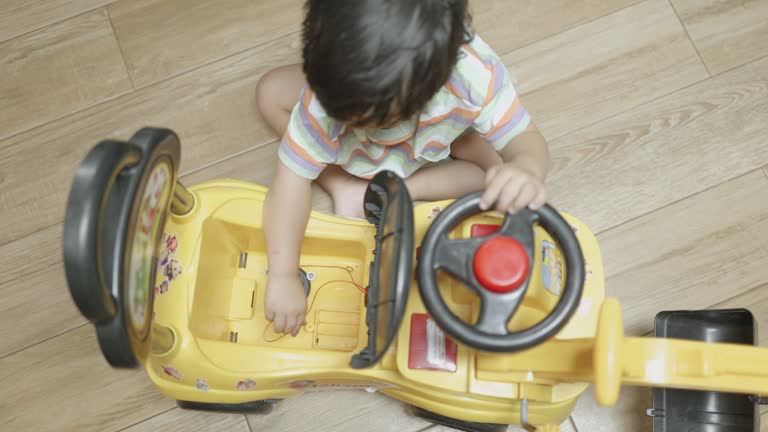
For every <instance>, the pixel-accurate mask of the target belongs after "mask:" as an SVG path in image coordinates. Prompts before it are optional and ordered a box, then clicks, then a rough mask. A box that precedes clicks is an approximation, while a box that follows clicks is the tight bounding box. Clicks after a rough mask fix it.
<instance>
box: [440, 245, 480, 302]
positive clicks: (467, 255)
mask: <svg viewBox="0 0 768 432" xmlns="http://www.w3.org/2000/svg"><path fill="white" fill-rule="evenodd" d="M481 243H482V239H476V238H473V239H455V240H454V239H447V238H446V239H443V240H442V241H441V242H440V243H439V244H438V246H437V250H436V251H435V261H434V263H435V265H434V268H435V269H439V270H443V271H445V272H447V273H448V274H450V275H451V276H453V277H455V278H456V279H458V280H459V281H460V282H462V283H463V284H465V285H467V286H469V287H470V288H472V289H474V290H477V289H478V286H477V281H476V279H475V278H474V276H473V275H472V256H473V255H474V252H475V251H476V250H477V248H478V247H479V246H480V244H481Z"/></svg>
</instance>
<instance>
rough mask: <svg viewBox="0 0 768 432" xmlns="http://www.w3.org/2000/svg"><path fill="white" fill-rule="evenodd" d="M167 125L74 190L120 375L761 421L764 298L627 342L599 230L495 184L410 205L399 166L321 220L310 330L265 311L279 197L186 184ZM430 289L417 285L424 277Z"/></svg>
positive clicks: (72, 274)
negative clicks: (501, 191) (271, 200)
mask: <svg viewBox="0 0 768 432" xmlns="http://www.w3.org/2000/svg"><path fill="white" fill-rule="evenodd" d="M180 151H181V145H180V143H179V139H178V137H177V136H176V134H175V133H174V132H172V131H170V130H168V129H158V128H144V129H142V130H140V131H138V132H137V133H136V134H135V135H134V136H133V137H131V138H130V140H128V141H117V140H105V141H102V142H101V143H99V144H98V145H96V146H95V147H94V148H93V149H92V150H91V151H90V152H89V153H88V154H87V155H86V156H85V158H84V160H83V161H82V163H81V164H80V167H79V168H78V170H77V172H76V175H75V177H74V180H73V183H72V187H71V190H70V195H69V199H68V201H67V208H66V216H65V222H64V234H63V253H64V265H65V270H66V277H67V283H68V287H69V290H70V293H71V295H72V298H73V299H74V301H75V303H76V304H77V307H78V308H79V310H80V312H81V313H82V314H83V316H85V317H86V318H87V319H88V320H89V321H90V322H91V323H92V324H93V325H94V328H95V330H96V336H97V338H98V341H99V346H100V348H101V351H102V353H103V355H104V357H105V358H106V360H107V361H108V362H109V364H110V365H112V366H113V367H116V368H136V367H140V366H143V367H144V368H145V369H146V372H147V374H148V375H149V377H150V379H151V380H152V382H153V384H154V385H155V387H156V388H157V389H158V390H159V391H160V392H161V393H162V394H164V395H166V396H167V397H169V398H173V399H175V400H176V401H177V402H178V404H179V405H180V406H181V407H183V408H187V409H196V410H209V411H222V412H238V413H243V412H247V413H261V414H265V413H268V412H269V409H270V408H271V407H272V406H273V405H274V404H275V403H277V402H278V401H279V400H281V399H285V398H288V397H292V396H295V395H298V394H301V393H303V392H306V391H316V390H332V389H340V388H341V389H366V390H369V391H379V392H381V393H384V394H386V395H388V396H390V397H393V398H396V399H398V400H400V401H402V402H403V403H405V404H407V405H409V406H410V407H411V412H412V413H413V414H414V415H417V416H419V417H422V418H424V419H427V420H429V421H432V422H435V423H442V424H446V425H450V426H452V427H455V428H458V429H461V430H465V431H473V432H480V431H491V430H493V431H496V430H505V429H506V426H507V425H508V424H516V425H523V426H524V427H525V428H527V429H528V430H535V429H534V427H533V426H531V425H542V426H546V429H544V428H542V429H539V430H549V431H553V430H557V428H556V426H553V425H556V424H560V423H562V422H563V421H565V420H566V419H567V418H568V416H569V415H570V414H571V412H572V410H573V408H574V406H575V404H576V402H577V401H578V399H579V397H580V396H581V395H582V394H583V393H584V392H585V391H586V390H587V389H588V388H589V386H590V385H592V386H594V393H595V395H596V398H597V400H598V402H599V403H600V404H602V405H605V406H611V405H613V404H615V403H616V401H617V399H618V397H619V392H620V388H621V386H622V385H638V386H645V387H649V388H652V389H653V395H654V401H653V407H652V408H651V409H650V410H649V411H648V414H649V415H651V416H653V419H654V430H655V431H659V432H661V431H664V432H671V431H677V430H701V431H705V430H706V431H721V430H722V431H726V430H727V431H741V430H744V431H748V430H754V431H757V430H759V416H758V415H757V412H756V409H757V403H758V402H759V401H761V400H764V399H761V398H764V397H766V396H768V368H766V365H767V364H768V350H767V349H765V348H760V347H757V346H755V345H754V344H755V341H756V340H757V338H756V332H757V330H756V327H755V323H754V319H753V317H752V315H751V314H750V313H749V312H748V311H742V310H735V311H684V312H663V313H661V314H659V316H658V317H657V320H656V334H655V336H656V337H642V338H641V337H625V335H624V331H623V328H624V327H623V323H622V317H621V307H620V305H619V303H618V301H617V300H616V299H613V298H606V297H605V286H604V280H605V278H604V271H603V267H602V256H601V252H600V249H599V245H598V242H597V238H596V237H595V235H594V233H592V232H591V231H590V230H589V228H588V227H587V226H586V225H585V224H584V223H582V222H581V221H579V220H578V219H577V218H575V217H574V216H571V215H567V214H565V213H560V212H558V211H557V210H556V209H554V208H553V207H551V206H544V207H543V208H542V209H540V210H538V211H528V210H525V211H521V212H517V213H516V214H508V215H505V216H503V217H502V216H499V215H497V214H494V213H493V212H482V211H481V210H480V209H479V206H478V204H479V198H480V195H479V194H470V195H467V196H464V197H461V198H459V199H457V200H446V201H441V202H434V203H421V204H418V205H414V203H413V202H412V201H411V197H410V196H409V194H408V191H407V189H406V187H405V183H404V181H403V179H401V178H399V177H398V176H397V175H395V174H394V173H391V172H382V173H379V174H378V175H376V176H375V177H374V178H373V179H372V180H371V181H370V183H369V186H368V189H367V191H366V195H365V199H364V205H365V209H364V210H365V214H366V218H367V220H364V221H361V220H353V219H345V218H340V217H336V216H333V215H328V214H324V213H320V212H314V211H313V212H312V214H311V216H310V218H309V221H308V224H307V229H306V232H305V237H304V240H303V243H302V250H301V261H300V270H299V277H300V279H301V282H302V284H303V286H304V288H305V291H306V293H307V296H308V297H307V304H308V307H307V314H306V324H305V325H304V326H303V327H302V328H301V330H300V331H299V333H298V334H297V335H296V336H295V337H291V336H286V335H283V334H277V333H275V332H274V330H273V323H271V322H269V321H268V320H267V319H266V317H265V314H264V310H265V306H264V292H265V288H266V284H267V279H268V276H269V268H268V263H267V254H266V239H265V237H264V235H263V229H262V220H261V214H262V209H263V204H264V200H265V197H266V192H267V189H266V187H264V186H260V185H255V184H252V183H247V182H241V181H236V180H227V179H217V180H211V181H208V182H204V183H201V184H197V185H193V186H190V187H187V186H184V185H182V184H181V183H180V182H179V181H178V172H179V163H180ZM414 285H417V286H414Z"/></svg>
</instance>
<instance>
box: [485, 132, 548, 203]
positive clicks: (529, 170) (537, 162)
mask: <svg viewBox="0 0 768 432" xmlns="http://www.w3.org/2000/svg"><path fill="white" fill-rule="evenodd" d="M500 154H501V158H502V159H503V160H504V163H503V164H501V165H499V166H496V167H493V168H491V169H490V170H488V175H487V176H486V189H485V193H484V194H483V196H482V198H481V201H480V202H481V204H480V206H481V208H482V209H484V210H487V209H488V208H490V207H491V205H493V203H494V202H495V203H496V209H497V210H498V211H500V212H507V211H512V212H514V211H517V210H520V209H522V208H525V207H530V208H531V209H534V210H535V209H538V208H539V207H541V206H542V205H544V203H546V201H547V192H546V188H545V187H544V181H545V180H546V177H547V173H548V172H549V164H550V159H549V149H548V146H547V141H546V140H545V139H544V136H543V135H542V134H541V132H539V130H538V128H536V126H535V125H534V124H533V122H531V123H530V125H529V126H528V128H527V129H526V130H525V131H524V132H522V133H521V134H519V135H517V136H516V137H514V138H513V139H512V140H511V141H510V142H509V144H507V145H506V146H505V147H504V148H503V149H502V150H501V151H500Z"/></svg>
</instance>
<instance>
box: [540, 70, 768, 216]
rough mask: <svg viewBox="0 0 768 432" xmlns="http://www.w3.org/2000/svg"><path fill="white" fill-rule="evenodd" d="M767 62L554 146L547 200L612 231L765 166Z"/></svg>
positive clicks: (767, 149) (767, 154)
mask: <svg viewBox="0 0 768 432" xmlns="http://www.w3.org/2000/svg"><path fill="white" fill-rule="evenodd" d="M767 132H768V59H763V60H759V61H756V62H754V63H751V64H749V65H747V66H744V67H742V68H739V69H737V70H734V71H731V72H728V73H726V74H723V75H720V76H718V77H715V78H712V79H708V80H707V81H705V82H702V83H700V84H696V85H694V86H691V87H689V88H686V89H684V90H681V91H678V92H676V93H674V94H671V95H669V96H665V97H663V98H660V99H658V100H656V101H653V102H651V103H648V104H645V105H643V106H641V107H638V108H636V109H633V110H631V111H630V112H627V113H624V114H621V115H617V116H615V117H612V118H610V119H608V120H605V121H601V122H599V123H596V124H594V125H591V126H589V127H586V128H583V129H581V130H579V131H575V132H572V133H569V134H568V135H567V136H563V137H561V138H559V139H556V140H553V141H552V142H551V147H552V158H553V170H552V175H551V176H550V178H549V180H548V185H549V190H550V194H551V196H552V202H553V203H554V204H555V205H556V206H557V207H558V208H560V209H561V210H566V211H568V212H571V213H574V214H576V215H578V216H579V217H580V218H582V219H583V220H584V221H585V223H587V224H588V225H589V226H590V227H591V228H592V229H593V230H596V231H602V230H605V229H607V228H610V227H613V226H617V225H619V224H621V223H623V222H626V221H628V220H631V219H633V218H635V217H638V216H640V215H643V214H646V213H649V212H652V211H654V210H656V209H658V208H660V207H662V206H664V205H667V204H670V203H672V202H675V201H677V200H680V199H683V198H685V197H688V196H690V195H692V194H695V193H698V192H701V191H703V190H706V189H708V188H711V187H714V186H716V185H718V184H720V183H722V182H723V181H726V180H728V179H732V178H734V177H737V176H739V175H742V174H745V173H747V172H750V171H752V170H755V169H758V168H760V167H761V166H763V165H765V164H766V162H768V146H766V145H765V136H766V133H767Z"/></svg>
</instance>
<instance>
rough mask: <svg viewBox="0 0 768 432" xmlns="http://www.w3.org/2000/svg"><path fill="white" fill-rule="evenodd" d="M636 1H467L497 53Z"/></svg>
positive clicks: (477, 26)
mask: <svg viewBox="0 0 768 432" xmlns="http://www.w3.org/2000/svg"><path fill="white" fill-rule="evenodd" d="M638 2H639V0H522V1H515V2H514V3H510V2H509V0H474V1H470V9H471V12H472V20H473V26H474V27H475V29H476V30H477V31H478V32H479V34H480V35H481V36H482V37H483V39H485V41H486V42H488V43H489V44H490V45H491V46H492V47H493V48H494V49H495V50H497V51H498V52H499V53H506V52H507V51H510V50H513V49H515V48H520V47H522V46H524V45H527V44H530V43H533V42H536V41H539V40H541V39H544V38H546V37H549V36H552V35H555V34H557V33H560V32H562V31H565V30H568V29H570V28H573V27H576V26H578V25H579V24H583V23H585V22H587V21H590V20H593V19H595V18H599V17H602V16H604V15H608V14H610V13H612V12H615V11H617V10H620V9H622V8H625V7H627V6H630V5H632V4H635V3H638Z"/></svg>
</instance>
